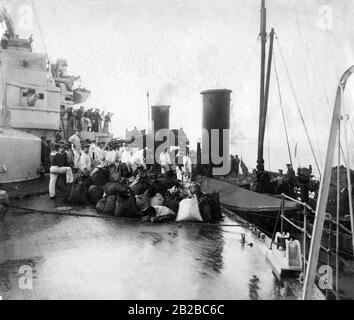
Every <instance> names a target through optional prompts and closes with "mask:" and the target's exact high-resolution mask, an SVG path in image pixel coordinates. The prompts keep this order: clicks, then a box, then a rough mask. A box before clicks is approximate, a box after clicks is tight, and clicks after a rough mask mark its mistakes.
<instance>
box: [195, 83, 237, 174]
mask: <svg viewBox="0 0 354 320" xmlns="http://www.w3.org/2000/svg"><path fill="white" fill-rule="evenodd" d="M231 92H232V91H231V90H228V89H216V90H207V91H203V92H201V95H203V124H202V126H203V129H204V130H206V131H208V137H206V136H204V135H203V140H204V141H202V149H203V146H204V148H206V146H209V151H208V152H209V164H210V166H209V170H208V173H209V174H211V168H213V167H218V165H213V164H212V163H211V159H212V158H211V149H212V143H211V130H212V129H216V130H218V131H219V150H218V151H219V155H220V157H222V156H226V155H227V156H228V155H229V153H230V134H229V133H228V134H227V135H225V136H224V134H223V129H230V95H231ZM206 139H207V140H208V141H205V140H206ZM224 140H225V142H226V145H225V147H226V149H225V150H224V147H223V142H224ZM214 148H215V147H214ZM216 152H217V151H216ZM203 153H204V152H203Z"/></svg>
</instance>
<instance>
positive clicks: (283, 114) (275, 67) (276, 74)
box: [273, 54, 293, 166]
mask: <svg viewBox="0 0 354 320" xmlns="http://www.w3.org/2000/svg"><path fill="white" fill-rule="evenodd" d="M273 61H274V71H275V77H276V80H277V86H278V93H279V101H280V110H281V114H282V118H283V124H284V129H285V137H286V144H287V146H288V153H289V159H290V164H291V166H293V160H292V157H291V150H290V143H289V135H288V129H287V126H286V121H285V113H284V106H283V98H282V95H281V91H280V83H279V76H278V69H277V64H276V59H275V54H273Z"/></svg>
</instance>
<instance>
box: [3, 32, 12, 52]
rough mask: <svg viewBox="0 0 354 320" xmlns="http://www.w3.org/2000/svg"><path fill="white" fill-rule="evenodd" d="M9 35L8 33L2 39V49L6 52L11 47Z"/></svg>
mask: <svg viewBox="0 0 354 320" xmlns="http://www.w3.org/2000/svg"><path fill="white" fill-rule="evenodd" d="M9 38H10V37H9V33H8V32H7V31H6V32H5V33H4V34H3V35H2V37H1V48H2V49H4V50H6V49H7V48H8V47H9Z"/></svg>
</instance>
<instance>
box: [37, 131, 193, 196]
mask: <svg viewBox="0 0 354 320" xmlns="http://www.w3.org/2000/svg"><path fill="white" fill-rule="evenodd" d="M43 145H44V146H45V148H48V145H46V144H45V141H43V140H42V150H43ZM146 151H147V150H146V149H139V148H134V147H131V146H129V145H126V144H125V143H122V144H120V145H117V144H115V143H107V144H106V143H105V142H98V143H96V142H95V141H90V140H86V141H84V142H82V141H81V139H80V133H79V132H78V131H76V132H75V133H74V134H73V135H72V136H71V137H70V138H69V139H68V141H64V140H61V141H59V142H56V143H54V144H53V145H52V152H51V153H50V156H49V160H47V162H48V163H49V173H50V180H49V196H50V198H51V199H53V198H55V196H56V191H55V186H56V183H57V179H58V176H59V175H61V174H63V175H65V178H66V183H72V182H73V180H74V176H73V172H78V173H83V174H92V173H93V170H94V169H97V168H103V167H105V166H110V165H119V164H122V165H124V166H125V168H126V170H128V172H130V173H131V174H133V173H135V172H136V170H137V169H138V168H140V169H142V170H146V169H147V166H146V161H145V159H146ZM178 157H182V164H179V163H178V159H177V158H178ZM45 158H46V156H45V155H44V156H43V157H42V163H43V162H45V161H46V159H45ZM175 161H176V162H175V164H176V166H175V168H174V167H173V166H174V164H173V163H172V162H171V157H170V154H169V152H168V149H167V148H165V149H164V150H163V152H162V153H161V154H160V157H159V164H160V167H161V173H162V174H170V173H175V174H176V175H177V179H179V180H181V181H191V179H192V161H191V158H190V156H189V150H188V149H187V150H186V152H185V154H184V155H182V154H177V155H176V159H175ZM43 165H44V164H43ZM149 169H150V168H149ZM174 169H175V170H174Z"/></svg>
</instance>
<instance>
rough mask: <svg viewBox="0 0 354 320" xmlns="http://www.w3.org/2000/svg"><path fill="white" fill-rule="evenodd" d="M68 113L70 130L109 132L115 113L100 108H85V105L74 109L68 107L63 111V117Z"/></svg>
mask: <svg viewBox="0 0 354 320" xmlns="http://www.w3.org/2000/svg"><path fill="white" fill-rule="evenodd" d="M65 114H66V115H67V120H68V130H69V132H73V131H75V130H78V131H90V132H102V133H109V131H110V128H109V126H110V123H111V120H112V117H113V113H111V112H107V113H106V114H105V112H104V111H102V112H101V111H100V109H99V108H95V110H94V109H93V108H90V109H88V110H85V108H84V107H83V106H81V107H80V108H79V109H76V110H74V109H73V107H69V108H67V109H66V110H65V111H64V112H62V114H61V115H62V117H63V116H64V115H65Z"/></svg>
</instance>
